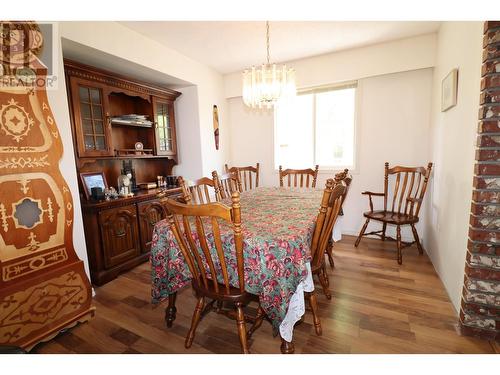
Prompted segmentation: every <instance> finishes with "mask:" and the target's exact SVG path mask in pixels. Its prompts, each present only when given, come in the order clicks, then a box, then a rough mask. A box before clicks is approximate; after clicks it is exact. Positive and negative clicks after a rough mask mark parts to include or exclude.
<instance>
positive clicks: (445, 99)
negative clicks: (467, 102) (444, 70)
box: [441, 69, 458, 112]
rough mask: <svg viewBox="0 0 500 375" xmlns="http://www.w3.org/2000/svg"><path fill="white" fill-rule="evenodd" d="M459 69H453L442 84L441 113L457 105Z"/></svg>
mask: <svg viewBox="0 0 500 375" xmlns="http://www.w3.org/2000/svg"><path fill="white" fill-rule="evenodd" d="M457 84H458V69H453V70H452V71H451V72H449V73H448V75H447V76H446V77H444V79H443V81H442V82H441V112H445V111H447V110H448V109H450V108H451V107H454V106H455V105H457Z"/></svg>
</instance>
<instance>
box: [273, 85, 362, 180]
mask: <svg viewBox="0 0 500 375" xmlns="http://www.w3.org/2000/svg"><path fill="white" fill-rule="evenodd" d="M355 104H356V84H355V83H353V84H349V85H343V86H341V87H331V88H327V89H313V90H307V91H302V92H299V93H298V94H297V96H296V97H294V98H288V99H286V100H283V101H280V102H278V103H277V105H276V107H275V112H274V114H275V118H274V120H275V121H274V122H275V127H274V130H275V133H274V134H275V137H274V143H275V145H274V148H275V150H274V163H275V168H276V169H278V167H279V165H283V166H284V167H285V168H295V169H299V168H309V167H311V166H313V165H316V164H319V166H320V169H330V170H331V169H335V170H339V169H343V168H349V169H354V168H355V133H356V129H355V123H356V121H355V112H356V111H355V109H356V106H355Z"/></svg>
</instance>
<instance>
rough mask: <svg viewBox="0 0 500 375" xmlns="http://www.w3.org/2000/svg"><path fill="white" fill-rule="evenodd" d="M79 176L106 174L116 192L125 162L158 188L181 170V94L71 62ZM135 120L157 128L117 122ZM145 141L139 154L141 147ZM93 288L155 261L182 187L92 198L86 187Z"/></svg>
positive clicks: (69, 80) (68, 68)
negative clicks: (160, 224)
mask: <svg viewBox="0 0 500 375" xmlns="http://www.w3.org/2000/svg"><path fill="white" fill-rule="evenodd" d="M64 68H65V74H66V83H67V87H68V90H67V91H68V100H69V103H70V114H71V123H72V134H73V143H74V149H75V159H76V166H77V172H78V174H80V173H85V172H101V171H102V172H103V173H104V176H105V178H106V181H107V183H108V185H109V186H114V187H116V186H117V179H118V177H119V175H120V174H121V168H122V162H123V160H127V161H128V160H132V164H133V167H134V169H135V179H136V181H137V183H147V182H156V181H157V176H167V175H171V174H172V168H173V166H174V165H175V164H177V143H176V136H175V116H174V101H175V100H176V98H177V97H178V96H179V95H180V93H179V92H176V91H173V90H170V89H167V88H164V87H160V86H156V85H152V84H149V83H145V82H140V81H137V80H132V79H129V78H126V77H124V76H121V75H118V74H114V73H111V72H108V71H105V70H102V69H97V68H94V67H90V66H87V65H84V64H80V63H77V62H74V61H71V60H67V59H65V60H64ZM130 114H135V115H139V116H142V117H143V118H146V119H148V121H150V122H151V123H148V124H147V125H141V124H139V125H138V124H134V125H131V124H124V123H120V122H119V121H116V122H115V119H117V118H119V117H120V116H127V115H130ZM137 142H140V143H142V148H141V149H139V150H137V149H136V148H135V144H136V143H137ZM79 188H80V200H81V206H82V212H83V222H84V228H85V238H86V242H87V253H88V258H89V262H90V273H91V278H92V283H93V284H96V285H102V284H104V283H106V282H108V281H110V280H112V279H114V278H115V277H116V276H117V275H118V274H119V273H121V272H123V271H125V270H128V269H130V268H132V267H134V266H136V265H138V264H140V263H142V262H145V261H147V260H148V259H149V252H150V247H151V236H152V232H153V226H154V224H155V223H156V222H157V221H159V220H161V219H163V218H165V217H166V211H165V209H164V207H163V205H162V202H163V201H164V200H165V199H166V198H167V197H171V198H172V197H176V196H179V195H180V194H181V190H180V189H179V188H171V189H167V190H160V189H150V190H139V191H137V192H136V193H135V195H134V196H133V197H126V198H118V199H113V200H109V201H106V200H101V201H95V200H91V199H87V198H86V196H85V194H84V189H83V186H82V182H81V181H79Z"/></svg>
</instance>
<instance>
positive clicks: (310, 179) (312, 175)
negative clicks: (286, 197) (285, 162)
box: [279, 165, 319, 188]
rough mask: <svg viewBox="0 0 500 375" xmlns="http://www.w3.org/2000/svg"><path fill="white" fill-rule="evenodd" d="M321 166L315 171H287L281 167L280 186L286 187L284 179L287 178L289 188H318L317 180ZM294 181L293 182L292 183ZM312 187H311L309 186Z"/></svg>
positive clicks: (309, 169) (308, 169)
mask: <svg viewBox="0 0 500 375" xmlns="http://www.w3.org/2000/svg"><path fill="white" fill-rule="evenodd" d="M318 169H319V165H316V167H315V168H314V170H313V169H311V168H307V169H289V168H287V169H285V170H283V168H282V166H281V165H280V167H279V177H280V186H281V187H283V186H284V181H283V179H284V178H285V177H287V183H288V187H306V188H308V187H313V188H315V187H316V179H317V178H318ZM292 180H293V181H292ZM309 185H311V186H309Z"/></svg>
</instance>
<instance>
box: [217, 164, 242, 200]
mask: <svg viewBox="0 0 500 375" xmlns="http://www.w3.org/2000/svg"><path fill="white" fill-rule="evenodd" d="M212 177H213V180H214V188H215V196H216V197H217V201H221V200H223V199H225V198H229V197H230V196H231V194H232V193H234V192H235V191H238V192H241V191H242V188H241V183H240V180H239V179H238V174H236V173H233V172H229V173H223V174H221V175H220V176H219V175H218V174H217V171H213V172H212Z"/></svg>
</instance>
